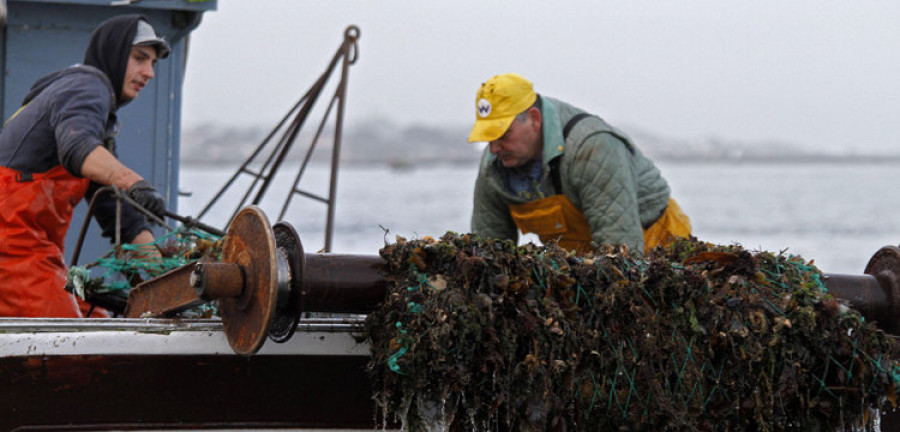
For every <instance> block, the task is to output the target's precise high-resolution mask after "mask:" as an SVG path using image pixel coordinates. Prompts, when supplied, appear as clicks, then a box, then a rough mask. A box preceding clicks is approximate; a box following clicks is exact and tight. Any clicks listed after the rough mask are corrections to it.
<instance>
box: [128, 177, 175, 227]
mask: <svg viewBox="0 0 900 432" xmlns="http://www.w3.org/2000/svg"><path fill="white" fill-rule="evenodd" d="M128 196H130V197H131V199H133V200H135V201H136V202H137V203H138V204H140V205H141V206H143V207H144V208H145V209H147V210H148V211H149V212H150V213H153V214H155V215H157V216H159V218H160V219H164V218H165V216H166V201H165V200H164V199H163V197H162V195H160V194H159V192H157V191H156V188H154V187H153V186H152V185H151V184H150V183H147V180H138V181H136V182H134V184H133V185H131V187H129V188H128Z"/></svg>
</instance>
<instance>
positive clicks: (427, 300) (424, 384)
mask: <svg viewBox="0 0 900 432" xmlns="http://www.w3.org/2000/svg"><path fill="white" fill-rule="evenodd" d="M381 256H382V257H383V258H384V259H385V261H386V272H387V279H388V287H389V288H388V295H387V297H386V299H385V301H384V303H383V304H382V305H381V306H380V307H379V308H377V310H375V311H374V312H373V313H371V314H370V315H368V317H367V320H366V323H365V330H366V335H367V336H368V338H369V342H370V344H371V351H372V359H371V363H370V365H369V372H370V375H371V377H372V379H373V382H374V399H375V401H376V402H377V403H378V404H379V406H380V407H381V409H382V410H383V414H384V417H385V419H387V420H389V421H396V422H398V423H400V424H401V426H402V427H403V429H405V430H406V429H408V430H426V429H428V430H478V431H483V430H517V431H544V430H553V431H573V430H591V431H594V430H617V431H637V430H700V431H726V430H727V431H743V430H746V431H758V430H763V431H765V430H771V431H776V430H843V429H852V428H862V429H864V430H875V429H877V421H878V418H879V412H880V410H885V409H893V408H894V407H895V406H896V394H897V384H898V383H900V363H898V348H897V344H896V343H895V340H894V338H893V337H891V336H888V335H886V334H885V333H884V332H882V331H881V330H879V329H878V328H876V327H875V326H874V325H873V324H871V323H868V322H866V321H865V320H864V319H863V318H862V317H861V316H860V315H859V314H858V313H857V312H855V311H853V310H851V309H848V308H847V307H846V306H844V305H842V304H841V303H839V302H838V301H837V300H835V299H834V298H833V297H831V296H830V295H828V294H827V293H826V291H825V287H824V284H823V280H822V278H823V276H822V274H821V272H820V271H819V270H818V269H817V268H816V267H815V266H814V265H813V264H812V263H810V262H807V261H805V260H803V259H802V258H801V257H798V256H793V255H786V254H784V252H781V253H777V254H775V253H771V252H750V251H747V250H744V249H743V248H742V247H740V246H738V245H730V246H716V245H709V244H706V243H702V242H698V241H696V240H695V239H691V240H684V241H678V242H676V243H675V244H673V245H672V247H671V248H669V249H666V250H663V249H657V250H654V251H652V252H651V253H649V254H647V255H645V256H635V255H632V254H630V253H628V252H627V251H626V250H624V249H617V248H612V247H600V248H598V249H597V250H596V251H594V252H593V253H591V254H587V255H584V256H575V255H573V254H571V253H568V252H566V251H564V250H562V249H560V248H558V247H557V246H555V245H553V244H550V245H547V246H535V245H531V244H529V245H524V246H516V245H515V244H514V243H512V242H509V241H488V240H484V239H480V238H478V237H475V236H471V235H458V234H454V233H447V234H446V235H445V236H444V237H442V238H441V239H440V240H434V239H432V238H427V237H426V238H424V239H421V240H411V241H409V240H406V239H403V238H401V237H398V238H397V241H396V243H394V244H389V245H386V246H385V248H384V249H382V250H381Z"/></svg>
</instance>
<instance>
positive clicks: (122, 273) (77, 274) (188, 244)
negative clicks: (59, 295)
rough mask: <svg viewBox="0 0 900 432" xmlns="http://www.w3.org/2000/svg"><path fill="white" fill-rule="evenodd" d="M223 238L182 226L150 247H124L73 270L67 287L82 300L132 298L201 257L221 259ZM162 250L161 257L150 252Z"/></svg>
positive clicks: (119, 246) (136, 245)
mask: <svg viewBox="0 0 900 432" xmlns="http://www.w3.org/2000/svg"><path fill="white" fill-rule="evenodd" d="M221 240H222V239H221V237H219V236H216V235H213V234H209V233H207V232H205V231H201V230H198V229H194V228H186V227H184V226H179V227H178V228H176V229H175V230H172V231H171V232H169V233H167V234H166V235H164V236H161V237H159V238H157V239H155V240H154V241H153V243H146V244H121V245H118V246H116V247H115V248H114V249H113V250H111V251H109V252H108V253H106V254H105V255H103V256H102V257H100V258H98V259H97V260H96V261H95V262H93V263H89V264H86V265H84V266H72V267H70V268H69V271H68V275H67V278H68V283H67V285H69V286H71V287H73V291H74V292H75V294H76V295H78V296H79V297H81V298H82V299H84V298H86V297H88V294H104V293H115V294H118V295H121V296H123V297H127V296H128V292H129V291H130V290H131V288H132V287H134V286H135V285H137V284H139V283H141V282H142V281H145V280H149V279H151V278H154V277H156V276H159V275H162V274H164V273H166V272H168V271H170V270H174V269H176V268H178V267H181V266H184V265H186V264H188V263H190V262H193V261H196V260H198V259H200V258H201V257H207V258H209V259H213V260H217V261H218V260H220V259H221V253H222V252H221ZM148 249H153V250H158V251H159V252H160V253H159V256H155V255H148V254H146V253H145V251H146V250H148Z"/></svg>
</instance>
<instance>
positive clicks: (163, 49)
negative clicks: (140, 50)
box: [134, 39, 170, 59]
mask: <svg viewBox="0 0 900 432" xmlns="http://www.w3.org/2000/svg"><path fill="white" fill-rule="evenodd" d="M134 46H145V47H153V48H154V49H155V50H156V56H157V57H159V58H161V59H164V58H166V57H168V56H169V51H170V49H169V44H168V43H166V41H164V40H162V39H154V40H148V41H144V42H138V43H136V44H134Z"/></svg>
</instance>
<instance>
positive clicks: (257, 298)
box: [125, 206, 900, 355]
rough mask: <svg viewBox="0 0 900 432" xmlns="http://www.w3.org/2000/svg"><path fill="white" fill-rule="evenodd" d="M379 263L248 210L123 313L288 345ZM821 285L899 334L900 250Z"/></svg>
mask: <svg viewBox="0 0 900 432" xmlns="http://www.w3.org/2000/svg"><path fill="white" fill-rule="evenodd" d="M383 264H384V261H383V260H382V259H381V257H379V256H377V255H345V254H331V253H328V254H306V253H304V251H303V245H302V244H301V242H300V238H299V236H298V235H297V232H296V231H295V230H294V228H293V227H292V226H291V225H290V224H288V223H286V222H279V223H277V224H275V225H274V227H273V226H271V225H270V224H269V220H268V218H267V217H266V215H265V214H264V213H263V212H262V210H260V209H259V208H258V207H256V206H248V207H245V208H243V209H242V210H241V211H240V212H239V213H238V214H237V216H236V217H235V218H234V220H233V222H232V223H231V226H230V227H229V229H228V234H227V236H226V237H225V244H224V248H223V253H222V260H221V262H202V261H201V262H196V263H193V264H189V265H187V266H184V267H181V268H179V269H176V270H173V271H171V272H169V273H166V274H165V275H162V276H160V277H158V278H156V279H153V280H150V281H147V282H144V283H142V284H140V285H138V286H137V287H136V288H135V289H134V290H132V292H131V295H130V297H129V299H128V307H127V309H126V311H125V315H126V316H127V317H129V318H138V317H164V316H169V315H172V314H174V313H177V312H180V311H183V310H186V309H189V308H192V307H195V306H197V305H200V304H203V303H206V302H209V301H212V300H218V301H219V312H220V314H221V315H222V322H223V325H224V327H225V333H226V336H227V338H228V342H229V344H230V345H231V347H232V348H233V349H234V351H235V352H236V353H238V354H242V355H252V354H254V353H256V352H257V351H258V350H259V349H260V347H262V344H263V343H264V342H265V339H266V337H268V338H270V339H272V340H273V341H275V342H284V341H286V340H288V339H289V338H290V337H291V336H292V335H293V333H294V329H295V328H296V327H297V323H298V322H299V320H300V314H301V313H302V312H323V313H351V314H353V313H367V312H369V311H371V310H372V309H373V308H374V307H376V305H377V304H378V303H379V302H380V301H382V300H383V299H384V296H385V294H386V281H385V279H384V274H383V273H382V266H383ZM825 286H826V288H827V289H828V291H829V292H830V293H831V294H832V295H834V296H835V297H837V298H839V299H842V300H845V301H847V302H848V303H849V305H850V306H851V307H853V308H854V309H856V310H858V311H859V312H860V313H861V314H862V315H863V316H864V317H866V319H868V320H870V321H875V322H877V323H878V324H879V325H880V327H881V328H882V329H884V330H885V331H888V332H890V333H894V334H896V333H897V332H898V330H900V316H898V312H900V248H898V247H896V246H885V247H883V248H882V249H881V250H879V251H878V252H877V253H876V254H875V255H874V256H873V257H872V258H871V260H870V261H869V263H868V265H867V266H866V269H865V273H864V274H861V275H843V274H830V273H826V274H825Z"/></svg>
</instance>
